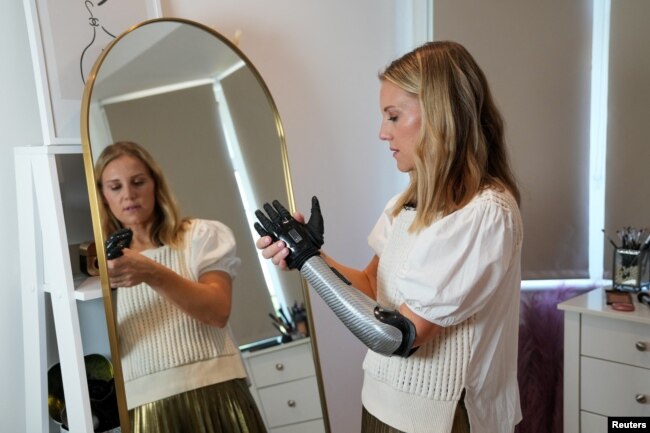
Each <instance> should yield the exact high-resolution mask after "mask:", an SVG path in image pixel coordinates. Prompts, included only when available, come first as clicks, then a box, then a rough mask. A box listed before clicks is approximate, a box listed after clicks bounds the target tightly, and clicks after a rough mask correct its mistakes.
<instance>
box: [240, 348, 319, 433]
mask: <svg viewBox="0 0 650 433" xmlns="http://www.w3.org/2000/svg"><path fill="white" fill-rule="evenodd" d="M242 356H243V358H244V362H245V364H246V369H247V370H248V373H249V377H250V381H251V392H252V393H253V397H254V398H255V400H256V401H257V404H258V406H259V408H260V411H261V412H262V417H263V418H264V421H265V423H266V425H267V427H268V429H269V433H325V423H324V420H323V411H322V408H321V404H320V394H319V391H318V381H317V379H316V369H315V367H314V361H313V357H312V351H311V344H310V340H309V339H308V338H304V339H302V340H298V341H295V342H292V343H287V344H282V345H280V346H275V347H272V348H269V349H262V350H259V351H256V352H244V353H243V355H242Z"/></svg>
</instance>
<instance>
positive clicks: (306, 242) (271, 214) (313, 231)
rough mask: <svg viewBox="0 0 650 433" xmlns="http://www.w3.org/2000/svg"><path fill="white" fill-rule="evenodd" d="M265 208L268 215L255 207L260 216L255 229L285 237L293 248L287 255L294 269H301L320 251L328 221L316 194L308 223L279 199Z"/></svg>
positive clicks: (284, 240) (276, 236)
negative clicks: (296, 215)
mask: <svg viewBox="0 0 650 433" xmlns="http://www.w3.org/2000/svg"><path fill="white" fill-rule="evenodd" d="M264 210H265V211H266V213H267V215H268V217H267V216H266V215H264V212H262V211H261V210H259V209H258V210H257V211H255V216H256V217H257V219H258V220H259V223H255V224H254V227H255V230H256V231H257V233H258V234H259V235H260V236H270V237H271V238H272V239H273V241H274V242H275V241H278V240H281V241H283V242H284V243H285V244H286V245H287V247H288V248H289V250H290V251H291V253H290V254H289V256H288V257H287V258H286V262H287V266H288V267H289V268H290V269H300V268H302V265H303V264H304V263H305V262H306V261H307V260H308V259H310V258H311V257H313V256H317V255H320V251H319V250H320V247H321V246H323V243H324V240H323V233H324V225H323V216H322V214H321V211H320V205H319V203H318V199H317V198H316V197H313V198H312V200H311V216H310V217H309V221H308V222H307V224H303V223H300V222H298V221H296V220H295V219H294V218H293V217H292V216H291V214H290V213H289V211H288V210H287V209H286V208H285V207H284V206H282V205H281V204H280V202H279V201H277V200H273V206H271V205H269V204H268V203H265V204H264Z"/></svg>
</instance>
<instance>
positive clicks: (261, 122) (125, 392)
mask: <svg viewBox="0 0 650 433" xmlns="http://www.w3.org/2000/svg"><path fill="white" fill-rule="evenodd" d="M81 128H82V131H81V132H82V140H83V148H84V162H85V166H86V176H87V180H88V190H89V194H90V199H91V208H92V217H93V226H94V232H95V240H96V242H97V245H103V244H104V241H105V240H106V239H107V237H108V236H109V235H110V233H105V232H104V231H103V230H102V227H101V223H100V221H101V212H103V211H102V208H101V206H100V205H99V204H100V202H99V201H98V200H102V195H101V192H99V191H98V190H97V188H96V185H97V179H96V175H95V173H94V169H93V167H94V165H95V163H96V160H97V158H98V156H99V155H100V154H101V152H102V151H103V149H104V148H105V147H106V146H108V145H109V144H111V143H115V142H120V141H129V142H136V143H138V144H139V145H141V146H143V147H144V148H146V149H147V150H148V152H149V153H150V154H151V156H152V157H153V159H154V160H155V161H156V162H157V163H158V165H160V167H161V169H162V171H163V173H164V175H165V177H166V179H167V181H168V183H169V186H170V189H171V190H172V192H173V194H174V195H175V197H176V199H177V201H178V203H179V207H180V211H181V214H182V215H183V216H188V217H192V218H200V219H205V220H217V221H220V222H222V223H224V224H225V225H226V226H228V227H229V228H230V229H231V230H232V233H233V235H234V238H235V240H236V244H237V247H236V250H237V256H238V257H239V258H240V259H241V265H240V267H239V269H238V271H237V275H236V278H235V279H234V283H233V307H232V313H231V315H230V320H229V326H230V329H231V331H232V335H233V336H234V341H235V342H236V344H237V345H238V346H239V349H240V350H241V353H242V358H243V360H244V361H245V365H246V368H247V373H248V375H249V381H250V383H251V389H252V391H253V395H254V397H255V398H256V401H257V404H258V406H259V407H260V412H261V413H262V415H263V417H264V420H265V422H266V423H267V427H268V428H269V430H272V431H276V430H274V429H276V428H293V430H287V431H301V432H304V433H309V432H310V431H313V432H324V431H326V430H328V427H327V416H326V415H325V414H326V410H325V405H324V399H323V393H322V384H321V381H320V374H319V367H318V360H317V356H316V353H317V352H316V347H315V341H314V340H313V339H311V338H310V337H309V328H310V327H311V326H310V325H311V319H310V315H309V299H308V294H307V292H306V290H305V285H304V282H303V280H302V279H301V277H300V276H299V274H297V273H295V272H292V273H287V272H279V271H277V270H276V269H274V267H273V266H270V265H269V264H268V263H265V261H264V260H260V257H259V254H258V252H257V250H256V249H255V245H254V240H255V239H256V238H257V234H255V233H254V231H253V229H252V221H253V218H254V216H253V212H254V211H255V209H256V208H257V207H259V206H260V205H261V204H262V203H263V202H265V201H269V200H271V199H274V198H279V199H281V200H283V201H285V202H286V203H288V205H289V206H290V207H291V209H293V208H294V204H293V197H292V192H291V182H290V177H289V168H288V161H287V155H286V148H285V142H284V135H283V131H282V125H281V122H280V118H279V116H278V112H277V109H276V107H275V105H274V102H273V100H272V98H271V95H270V93H269V91H268V89H267V87H266V85H265V84H264V82H263V80H262V78H261V77H260V75H259V73H258V72H257V70H256V69H255V68H254V66H253V65H252V64H251V62H250V61H249V60H248V59H247V58H246V56H245V55H244V54H243V53H242V52H241V51H240V50H239V49H238V48H237V47H236V46H234V45H233V44H232V43H231V42H230V41H228V40H227V39H226V38H224V37H223V36H221V35H219V34H218V33H217V32H215V31H213V30H212V29H209V28H207V27H205V26H203V25H201V24H198V23H195V22H191V21H187V20H181V19H158V20H151V21H147V22H144V23H142V24H140V25H138V26H135V27H134V28H132V29H130V30H129V31H127V32H126V33H125V34H123V35H121V36H120V37H118V38H117V39H116V40H115V41H113V43H111V44H110V45H109V46H108V47H107V48H106V49H105V50H104V52H103V53H102V55H101V56H100V58H99V59H98V60H97V63H96V64H95V66H94V69H93V71H92V73H91V75H90V77H89V79H88V82H87V84H86V89H85V92H84V98H83V107H82V126H81ZM98 259H99V268H100V270H102V272H101V282H102V288H103V294H104V302H105V306H106V316H107V323H108V330H109V334H110V335H109V337H110V342H111V352H112V354H113V356H112V358H113V363H114V370H115V377H116V390H117V395H118V403H119V408H120V420H121V425H122V432H124V431H129V430H130V429H129V427H128V426H127V425H126V424H127V423H128V422H129V421H128V416H129V415H128V412H127V410H128V409H130V408H132V407H133V406H134V405H138V404H139V397H137V398H136V397H134V395H133V391H132V387H130V386H129V378H128V377H125V376H124V372H125V368H123V365H122V363H121V362H120V360H123V359H124V358H123V357H124V356H126V353H125V352H128V351H129V348H128V345H127V344H126V343H125V341H126V339H125V338H124V335H120V332H121V329H122V326H123V323H122V321H124V320H127V319H126V318H125V317H124V315H122V314H120V311H118V310H119V308H118V302H117V299H118V297H119V293H120V290H126V289H117V290H113V289H111V288H110V284H109V280H108V277H107V265H106V258H105V253H104V251H103V249H102V248H98ZM302 306H305V311H306V317H307V321H306V322H307V326H306V327H299V326H298V325H300V324H301V322H302V320H303V319H304V315H302V308H301V307H302ZM278 309H281V310H282V311H281V312H279V311H278ZM283 314H284V316H285V317H283ZM270 316H274V317H275V318H273V317H270ZM128 320H138V317H137V316H133V315H131V316H129V317H128ZM286 322H289V324H290V325H293V329H289V328H290V326H287V323H286ZM298 328H300V329H298ZM279 330H280V331H281V332H283V333H286V334H287V336H285V337H284V338H280V335H279ZM289 340H291V341H289ZM283 356H284V357H288V358H286V359H285V358H282V357H283ZM283 359H284V360H283ZM294 364H295V365H294ZM280 366H282V367H280ZM292 386H293V387H294V388H296V389H298V390H299V391H300V394H301V395H296V396H293V395H292V394H291V391H290V389H291V387H292ZM305 390H307V391H305ZM310 390H311V391H310ZM305 392H307V395H306V396H304V394H305ZM310 393H311V395H309V394H310ZM300 398H303V399H305V401H304V402H303V401H301V400H299V399H300ZM285 403H286V404H285ZM274 405H279V407H275V406H274ZM285 412H286V413H285ZM278 431H285V430H278Z"/></svg>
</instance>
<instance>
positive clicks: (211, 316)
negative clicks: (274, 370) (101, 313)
mask: <svg viewBox="0 0 650 433" xmlns="http://www.w3.org/2000/svg"><path fill="white" fill-rule="evenodd" d="M95 174H96V178H97V187H98V192H99V193H100V196H101V197H102V200H100V203H101V204H100V206H101V207H103V209H102V212H101V214H102V218H103V220H102V225H103V229H104V232H105V233H113V232H114V231H116V230H118V229H121V228H130V229H131V230H132V231H133V238H132V241H131V244H130V246H129V248H125V249H124V250H123V251H122V252H123V255H122V256H120V257H118V258H116V259H113V260H109V261H108V274H109V279H110V283H111V287H117V288H118V290H117V301H116V305H117V307H116V309H117V314H116V316H117V329H118V334H119V345H120V346H119V347H120V352H121V357H122V369H123V374H124V381H125V388H126V396H127V405H128V408H129V415H130V419H131V426H132V431H133V433H144V432H160V433H174V432H181V431H193V432H205V433H217V432H229V433H230V432H235V433H237V432H242V433H244V432H246V433H249V432H250V433H255V432H265V431H266V429H265V427H264V424H263V422H262V419H261V417H260V414H259V412H258V409H257V407H256V405H255V402H254V400H253V398H252V396H251V394H250V391H249V389H248V386H247V383H246V379H245V378H246V372H245V369H244V366H243V363H242V360H241V356H240V353H239V350H238V348H237V345H236V344H235V343H234V340H233V338H232V334H231V332H230V328H229V326H228V318H229V315H230V310H231V303H232V281H233V278H234V277H235V274H236V270H237V268H238V266H239V262H240V260H239V258H238V257H237V256H236V255H235V240H234V238H233V235H232V232H231V231H230V229H229V228H228V227H226V226H225V225H224V224H222V223H220V222H217V221H207V220H200V219H188V218H181V217H180V214H179V210H178V206H177V204H176V201H175V199H174V198H173V196H172V194H171V191H170V189H169V187H168V185H167V183H166V181H165V178H164V176H163V174H162V171H161V169H160V167H159V166H158V164H157V163H156V162H155V161H154V160H153V158H152V157H151V155H150V154H149V153H148V152H147V151H146V150H145V149H144V148H142V147H141V146H139V145H137V144H135V143H132V142H119V143H115V144H112V145H110V146H108V147H106V148H105V149H104V151H103V152H102V153H101V155H100V156H99V158H98V159H97V162H96V164H95Z"/></svg>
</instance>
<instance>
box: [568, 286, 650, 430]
mask: <svg viewBox="0 0 650 433" xmlns="http://www.w3.org/2000/svg"><path fill="white" fill-rule="evenodd" d="M633 297H635V296H634V295H633ZM635 307H636V310H635V311H633V312H619V311H616V310H613V309H612V308H611V307H609V306H608V305H607V304H606V302H605V294H604V290H603V289H596V290H592V291H590V292H588V293H586V294H583V295H580V296H577V297H575V298H573V299H569V300H568V301H565V302H563V303H561V304H559V306H558V308H560V309H561V310H564V431H565V432H567V433H568V432H576V433H580V432H581V433H606V432H607V417H608V416H650V308H649V307H647V306H645V305H643V304H640V303H638V302H636V299H635Z"/></svg>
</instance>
